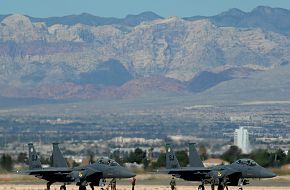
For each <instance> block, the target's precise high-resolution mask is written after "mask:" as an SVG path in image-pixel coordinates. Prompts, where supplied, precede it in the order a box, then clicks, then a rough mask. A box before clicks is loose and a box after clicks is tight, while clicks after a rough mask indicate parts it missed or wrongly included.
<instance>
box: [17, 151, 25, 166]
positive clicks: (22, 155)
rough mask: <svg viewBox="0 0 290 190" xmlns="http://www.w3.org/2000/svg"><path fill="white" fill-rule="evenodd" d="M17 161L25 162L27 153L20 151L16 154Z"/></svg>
mask: <svg viewBox="0 0 290 190" xmlns="http://www.w3.org/2000/svg"><path fill="white" fill-rule="evenodd" d="M17 162H18V163H26V162H27V153H24V152H20V153H19V154H18V156H17Z"/></svg>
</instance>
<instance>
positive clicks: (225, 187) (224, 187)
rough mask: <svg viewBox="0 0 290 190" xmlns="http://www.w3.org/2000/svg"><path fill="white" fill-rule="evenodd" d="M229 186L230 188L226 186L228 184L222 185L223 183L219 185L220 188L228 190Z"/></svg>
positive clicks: (220, 189) (219, 189)
mask: <svg viewBox="0 0 290 190" xmlns="http://www.w3.org/2000/svg"><path fill="white" fill-rule="evenodd" d="M228 189H229V188H228V186H226V185H222V184H219V185H218V190H228Z"/></svg>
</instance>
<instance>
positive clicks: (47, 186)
mask: <svg viewBox="0 0 290 190" xmlns="http://www.w3.org/2000/svg"><path fill="white" fill-rule="evenodd" d="M51 184H53V182H50V181H49V182H47V184H46V189H47V190H50V186H51Z"/></svg>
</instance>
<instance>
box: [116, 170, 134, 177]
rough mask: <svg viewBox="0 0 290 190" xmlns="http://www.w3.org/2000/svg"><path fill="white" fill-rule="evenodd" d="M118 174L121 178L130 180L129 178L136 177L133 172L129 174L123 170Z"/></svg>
mask: <svg viewBox="0 0 290 190" xmlns="http://www.w3.org/2000/svg"><path fill="white" fill-rule="evenodd" d="M120 174H121V176H122V177H123V178H131V177H135V176H136V174H135V173H133V172H131V171H129V170H123V171H121V172H120Z"/></svg>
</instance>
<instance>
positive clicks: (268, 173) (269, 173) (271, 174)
mask: <svg viewBox="0 0 290 190" xmlns="http://www.w3.org/2000/svg"><path fill="white" fill-rule="evenodd" d="M261 174H262V176H263V177H264V178H272V177H276V176H277V174H275V173H274V172H272V171H269V170H266V169H265V170H263V171H262V172H261Z"/></svg>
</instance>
